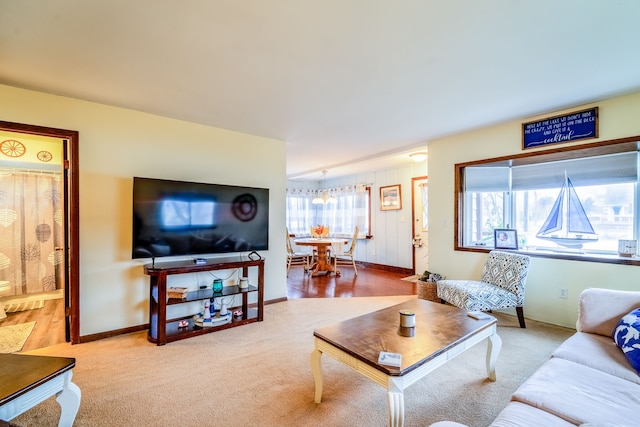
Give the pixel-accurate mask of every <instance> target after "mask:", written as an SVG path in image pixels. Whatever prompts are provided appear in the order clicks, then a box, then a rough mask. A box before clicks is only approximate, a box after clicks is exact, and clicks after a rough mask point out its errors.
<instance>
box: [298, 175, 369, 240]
mask: <svg viewBox="0 0 640 427" xmlns="http://www.w3.org/2000/svg"><path fill="white" fill-rule="evenodd" d="M323 193H325V194H327V195H329V196H332V197H335V199H336V201H335V202H333V203H323V204H315V205H314V204H312V203H311V201H312V200H313V199H314V198H315V197H318V196H322V194H323ZM369 203H370V201H369V193H368V191H367V187H366V185H364V184H356V185H347V186H343V187H335V188H324V189H319V190H315V189H296V188H291V189H287V226H288V227H289V231H290V232H291V233H294V234H296V235H307V234H309V232H310V229H311V227H312V226H317V225H325V226H328V227H329V230H330V234H331V235H345V236H351V235H352V234H353V230H354V228H355V226H356V225H357V226H358V228H359V230H360V234H362V235H367V234H369V209H370V207H369Z"/></svg>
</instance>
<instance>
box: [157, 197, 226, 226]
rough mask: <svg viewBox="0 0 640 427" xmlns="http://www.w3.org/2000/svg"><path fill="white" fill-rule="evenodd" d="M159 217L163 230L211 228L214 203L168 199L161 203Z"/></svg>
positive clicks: (209, 201)
mask: <svg viewBox="0 0 640 427" xmlns="http://www.w3.org/2000/svg"><path fill="white" fill-rule="evenodd" d="M160 217H161V224H162V227H163V228H165V229H189V228H201V227H203V226H204V227H212V228H213V227H215V222H214V218H215V202H214V201H213V200H187V199H174V198H168V199H165V200H163V201H162V203H161V206H160Z"/></svg>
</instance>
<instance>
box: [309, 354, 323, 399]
mask: <svg viewBox="0 0 640 427" xmlns="http://www.w3.org/2000/svg"><path fill="white" fill-rule="evenodd" d="M321 357H322V352H321V351H320V350H318V349H317V348H316V349H314V350H313V351H312V352H311V373H312V374H313V380H314V381H315V384H316V394H315V399H314V400H315V402H316V403H320V402H321V401H322V364H321V363H320V358H321Z"/></svg>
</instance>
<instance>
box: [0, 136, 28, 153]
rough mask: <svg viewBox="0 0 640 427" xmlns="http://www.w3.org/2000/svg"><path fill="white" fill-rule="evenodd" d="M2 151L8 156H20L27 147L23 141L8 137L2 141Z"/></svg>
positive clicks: (0, 145)
mask: <svg viewBox="0 0 640 427" xmlns="http://www.w3.org/2000/svg"><path fill="white" fill-rule="evenodd" d="M0 151H2V154H4V155H5V156H7V157H20V156H22V155H23V154H24V153H25V152H26V151H27V149H26V148H25V147H24V144H23V143H22V142H20V141H16V140H15V139H7V140H5V141H2V143H0Z"/></svg>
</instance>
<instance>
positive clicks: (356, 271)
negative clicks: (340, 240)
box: [351, 258, 358, 276]
mask: <svg viewBox="0 0 640 427" xmlns="http://www.w3.org/2000/svg"><path fill="white" fill-rule="evenodd" d="M351 262H352V263H353V272H354V274H355V275H356V276H357V275H358V269H357V268H356V260H355V259H353V258H351Z"/></svg>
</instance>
